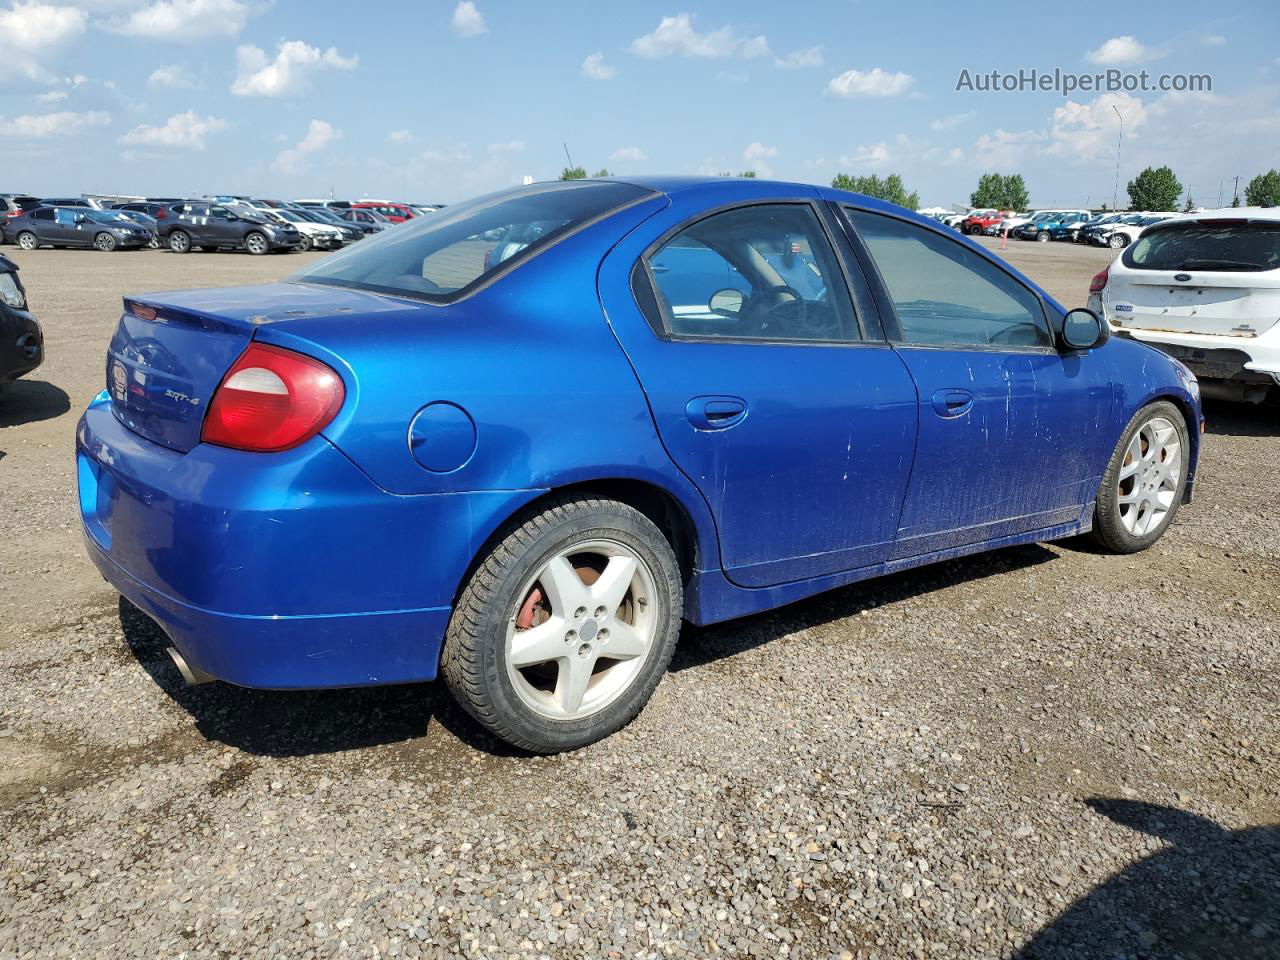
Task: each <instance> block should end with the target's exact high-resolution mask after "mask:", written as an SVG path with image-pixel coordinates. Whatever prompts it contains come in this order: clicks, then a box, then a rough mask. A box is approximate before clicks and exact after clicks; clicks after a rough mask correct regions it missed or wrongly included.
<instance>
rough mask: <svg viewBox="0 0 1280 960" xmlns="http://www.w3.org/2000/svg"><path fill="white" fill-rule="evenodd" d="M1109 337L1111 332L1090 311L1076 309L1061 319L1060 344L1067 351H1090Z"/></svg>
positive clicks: (1081, 308) (1082, 308)
mask: <svg viewBox="0 0 1280 960" xmlns="http://www.w3.org/2000/svg"><path fill="white" fill-rule="evenodd" d="M1110 336H1111V330H1110V329H1109V328H1108V327H1107V325H1106V323H1105V322H1104V321H1103V320H1102V318H1101V317H1099V316H1098V315H1097V314H1096V313H1094V312H1093V311H1092V310H1088V309H1086V308H1084V307H1077V308H1076V309H1075V310H1068V311H1067V315H1066V316H1065V317H1063V318H1062V343H1063V345H1064V346H1065V347H1066V348H1067V349H1068V350H1092V349H1093V348H1094V347H1100V346H1102V345H1103V344H1104V343H1106V342H1107V338H1109V337H1110Z"/></svg>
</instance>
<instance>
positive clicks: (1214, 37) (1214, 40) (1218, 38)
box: [1200, 33, 1227, 47]
mask: <svg viewBox="0 0 1280 960" xmlns="http://www.w3.org/2000/svg"><path fill="white" fill-rule="evenodd" d="M1200 42H1201V43H1203V44H1204V45H1205V46H1206V47H1225V46H1226V45H1227V38H1226V37H1224V36H1223V35H1222V34H1220V33H1211V34H1209V35H1208V36H1206V37H1205V38H1204V39H1203V40H1201V41H1200Z"/></svg>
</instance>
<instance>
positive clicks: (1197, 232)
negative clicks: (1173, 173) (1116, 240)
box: [1089, 207, 1280, 403]
mask: <svg viewBox="0 0 1280 960" xmlns="http://www.w3.org/2000/svg"><path fill="white" fill-rule="evenodd" d="M1089 307H1090V308H1091V309H1092V310H1093V311H1094V312H1095V313H1097V314H1098V315H1099V316H1102V317H1105V318H1106V320H1107V322H1108V323H1109V324H1110V325H1111V329H1112V330H1113V331H1114V332H1115V333H1116V334H1117V335H1119V336H1126V337H1132V338H1133V339H1134V340H1141V341H1142V342H1144V343H1149V344H1151V345H1152V346H1155V347H1159V348H1160V349H1161V350H1163V351H1164V352H1165V353H1168V354H1170V355H1172V356H1174V357H1176V358H1177V359H1179V360H1181V361H1182V362H1183V363H1185V364H1186V365H1187V366H1188V367H1190V368H1191V370H1192V371H1194V372H1195V373H1196V375H1197V376H1198V377H1199V378H1200V379H1201V381H1202V390H1203V392H1204V394H1205V395H1206V396H1210V397H1217V398H1219V399H1227V400H1241V401H1249V402H1252V403H1261V402H1262V401H1263V400H1264V399H1266V396H1267V394H1268V393H1270V392H1271V391H1273V390H1277V389H1280V209H1278V208H1274V207H1237V208H1229V209H1224V210H1209V211H1206V212H1204V213H1198V214H1186V215H1179V216H1174V217H1169V218H1167V219H1164V220H1161V221H1160V222H1159V223H1156V224H1153V225H1151V226H1148V227H1146V228H1144V229H1143V231H1142V233H1141V234H1140V235H1139V236H1138V238H1137V239H1136V240H1135V241H1134V242H1133V243H1132V244H1131V245H1130V246H1128V247H1126V248H1125V250H1124V252H1123V253H1122V254H1120V256H1118V257H1117V258H1116V259H1115V261H1114V262H1113V263H1112V264H1111V266H1109V267H1108V268H1107V269H1106V270H1103V271H1102V272H1101V273H1099V274H1098V275H1097V276H1096V277H1094V278H1093V282H1092V283H1091V284H1090V285H1089Z"/></svg>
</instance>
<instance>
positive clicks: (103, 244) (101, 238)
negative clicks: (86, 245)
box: [93, 233, 116, 253]
mask: <svg viewBox="0 0 1280 960" xmlns="http://www.w3.org/2000/svg"><path fill="white" fill-rule="evenodd" d="M93 246H94V248H95V249H97V250H101V251H102V252H103V253H111V252H112V251H113V250H115V248H116V238H115V237H113V236H112V235H111V234H109V233H100V234H98V235H97V236H96V237H94V238H93Z"/></svg>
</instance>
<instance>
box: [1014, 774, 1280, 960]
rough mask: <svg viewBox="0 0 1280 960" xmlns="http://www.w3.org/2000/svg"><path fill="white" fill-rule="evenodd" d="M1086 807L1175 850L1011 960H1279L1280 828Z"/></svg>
mask: <svg viewBox="0 0 1280 960" xmlns="http://www.w3.org/2000/svg"><path fill="white" fill-rule="evenodd" d="M1086 802H1087V803H1088V805H1089V806H1090V807H1092V808H1093V809H1094V810H1095V811H1097V812H1098V813H1100V814H1102V815H1103V816H1106V817H1109V818H1110V819H1112V820H1114V821H1115V822H1117V823H1120V824H1123V825H1125V826H1126V827H1130V828H1132V829H1134V830H1139V831H1141V832H1143V833H1147V834H1150V835H1151V836H1154V837H1158V838H1160V839H1161V840H1162V841H1164V842H1165V843H1166V844H1167V846H1165V847H1164V848H1163V849H1161V850H1160V851H1158V852H1157V853H1154V854H1152V855H1151V856H1148V857H1146V858H1144V859H1143V860H1140V861H1139V862H1137V863H1135V864H1133V865H1132V866H1129V867H1126V868H1125V869H1123V870H1121V871H1119V872H1118V873H1115V874H1113V875H1112V876H1111V877H1109V878H1108V879H1107V880H1106V881H1104V882H1103V883H1101V884H1099V885H1098V886H1097V887H1095V888H1094V889H1093V890H1091V891H1090V892H1089V893H1088V894H1086V895H1085V896H1083V897H1081V898H1080V899H1079V900H1077V901H1076V902H1075V903H1073V904H1072V905H1071V906H1069V907H1068V908H1067V909H1066V910H1065V911H1063V913H1062V914H1060V915H1059V916H1058V917H1057V919H1055V920H1053V921H1052V922H1051V923H1049V924H1048V925H1047V926H1045V927H1044V928H1043V929H1042V930H1040V931H1039V932H1038V933H1037V934H1036V935H1035V937H1033V938H1032V940H1031V941H1030V942H1029V943H1028V944H1027V945H1026V946H1025V947H1023V948H1022V949H1021V950H1019V951H1018V952H1017V953H1015V954H1014V957H1013V960H1068V958H1070V960H1112V958H1115V957H1126V958H1134V960H1156V958H1161V960H1163V958H1170V960H1172V958H1180V960H1264V958H1268V960H1274V958H1275V957H1277V956H1280V825H1275V826H1261V827H1249V828H1246V829H1243V830H1227V829H1225V828H1223V827H1221V826H1219V825H1218V824H1216V823H1214V822H1213V821H1212V820H1208V819H1206V818H1204V817H1200V816H1198V815H1196V814H1194V813H1189V812H1187V811H1185V810H1179V809H1177V808H1174V807H1162V806H1158V805H1155V804H1150V803H1142V802H1139V801H1134V800H1119V799H1109V798H1100V797H1095V798H1091V799H1089V800H1087V801H1086Z"/></svg>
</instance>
